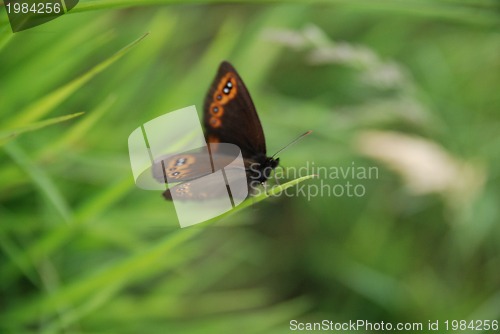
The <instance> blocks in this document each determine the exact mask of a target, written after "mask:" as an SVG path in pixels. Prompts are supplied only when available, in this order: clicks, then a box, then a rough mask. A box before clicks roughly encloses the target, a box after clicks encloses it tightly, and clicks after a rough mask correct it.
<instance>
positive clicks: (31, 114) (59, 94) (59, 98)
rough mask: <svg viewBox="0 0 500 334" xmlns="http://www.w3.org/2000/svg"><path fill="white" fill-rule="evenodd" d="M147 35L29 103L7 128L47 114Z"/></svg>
mask: <svg viewBox="0 0 500 334" xmlns="http://www.w3.org/2000/svg"><path fill="white" fill-rule="evenodd" d="M147 35H148V33H146V34H144V35H142V36H141V37H139V38H138V39H136V40H135V41H133V42H132V43H130V44H129V45H127V46H125V47H124V48H122V49H121V50H119V51H118V52H116V53H115V54H114V55H112V56H111V57H109V58H107V59H106V60H104V61H102V62H101V63H99V64H97V65H96V66H94V67H93V68H91V69H90V70H89V71H87V72H86V73H85V74H83V75H81V76H80V77H78V78H76V79H74V80H73V81H71V82H69V83H67V84H66V85H64V86H62V87H60V88H58V89H56V90H55V91H53V92H52V93H50V94H48V95H47V96H45V97H43V98H41V99H39V100H37V101H35V102H34V103H33V104H31V105H29V106H28V107H26V108H25V109H24V110H22V111H21V112H20V113H19V116H18V117H16V118H14V119H12V120H11V121H10V122H8V125H7V127H9V128H12V127H19V126H22V125H24V124H26V123H29V122H32V121H34V120H37V119H39V118H41V117H43V116H44V115H46V114H48V113H49V112H50V111H52V110H53V109H54V108H55V107H57V106H58V105H59V104H61V103H62V102H63V101H64V100H65V99H67V98H68V97H69V96H71V94H73V93H74V92H75V91H76V90H77V89H78V88H80V87H81V86H82V85H84V84H85V83H86V82H88V81H89V80H90V79H92V78H93V77H94V76H96V75H97V74H99V73H100V72H102V71H104V70H105V69H106V68H108V67H109V66H110V65H111V64H113V63H114V62H115V61H117V60H118V59H120V58H121V57H122V56H124V55H125V54H126V53H127V52H129V51H130V50H131V49H132V48H133V47H135V46H136V45H137V44H138V43H139V42H140V41H141V40H143V39H144V38H145V37H146V36H147Z"/></svg>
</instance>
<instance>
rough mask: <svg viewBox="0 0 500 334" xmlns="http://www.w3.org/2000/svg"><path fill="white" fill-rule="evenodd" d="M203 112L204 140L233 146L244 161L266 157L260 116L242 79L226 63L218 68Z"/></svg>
mask: <svg viewBox="0 0 500 334" xmlns="http://www.w3.org/2000/svg"><path fill="white" fill-rule="evenodd" d="M203 109H204V110H203V114H204V125H205V131H206V138H207V141H209V142H221V143H232V144H235V145H237V146H239V147H240V149H241V151H242V152H243V157H244V158H246V159H248V158H251V157H252V156H254V155H257V154H264V155H265V153H266V142H265V138H264V132H263V130H262V125H261V123H260V120H259V116H258V115H257V111H256V110H255V106H254V105H253V102H252V99H251V97H250V94H249V93H248V90H247V88H246V87H245V84H244V83H243V80H242V79H241V78H240V76H239V75H238V73H237V72H236V70H235V69H234V67H233V66H232V65H231V64H229V63H228V62H226V61H224V62H222V63H221V65H220V66H219V70H218V71H217V75H216V77H215V79H214V81H213V83H212V85H211V86H210V89H209V91H208V94H207V96H206V98H205V103H204V108H203Z"/></svg>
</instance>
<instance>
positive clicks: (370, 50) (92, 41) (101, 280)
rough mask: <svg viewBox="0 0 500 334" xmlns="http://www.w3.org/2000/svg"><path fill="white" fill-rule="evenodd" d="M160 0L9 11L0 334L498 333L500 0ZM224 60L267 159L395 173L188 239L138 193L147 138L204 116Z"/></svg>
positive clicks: (0, 29)
mask: <svg viewBox="0 0 500 334" xmlns="http://www.w3.org/2000/svg"><path fill="white" fill-rule="evenodd" d="M148 3H149V4H152V5H151V6H144V7H132V8H126V7H128V6H130V5H132V3H131V2H129V1H121V0H118V1H97V0H96V1H84V0H81V2H80V4H79V5H78V6H77V7H76V8H75V9H74V10H73V11H72V12H71V13H70V14H66V15H64V16H63V17H61V18H59V19H56V20H54V21H51V22H49V23H47V24H44V25H41V26H38V27H35V28H33V29H29V30H26V31H24V32H19V33H16V34H13V33H12V32H11V30H10V27H9V25H8V20H7V15H6V14H5V8H4V7H3V6H2V7H1V8H0V145H1V150H0V187H1V188H0V189H1V191H0V264H1V265H0V332H2V333H34V332H37V333H96V332H99V333H101V332H102V333H104V332H107V333H236V332H237V333H240V334H243V333H291V332H292V331H291V330H290V329H289V322H290V320H292V319H297V320H298V321H301V322H314V321H321V320H323V319H329V320H332V321H336V322H344V321H349V320H353V321H355V320H357V319H364V320H369V321H372V322H381V321H384V322H392V323H394V324H395V323H397V322H407V321H409V322H422V323H424V325H426V324H427V321H428V320H438V319H439V320H441V321H444V320H447V319H448V320H452V319H464V320H470V319H492V320H493V319H499V317H500V227H499V225H498V220H499V206H498V203H499V200H500V189H499V187H498V183H499V182H498V172H499V171H500V159H499V157H500V155H499V154H498V147H499V146H500V137H499V135H498V133H499V128H500V127H499V126H500V115H499V113H498V111H499V110H500V94H499V93H498V89H499V87H500V56H499V55H500V30H499V27H500V25H499V23H500V11H499V10H500V6H499V5H498V2H496V1H493V0H491V1H490V0H474V1H473V0H463V1H454V0H442V1H419V2H415V1H395V0H394V1H392V0H388V1H381V2H378V3H372V2H371V1H354V2H351V1H321V2H314V1H312V2H306V1H303V2H300V1H294V2H293V3H288V4H287V3H281V2H280V1H277V2H272V3H271V2H269V3H264V2H260V1H259V2H258V3H257V2H256V3H250V2H249V3H243V2H242V3H238V4H236V3H226V4H211V3H210V1H204V2H203V1H200V2H199V3H197V4H170V3H171V1H159V0H158V1H149V2H148ZM148 32H149V34H148V35H147V36H146V37H144V38H143V39H140V38H141V36H143V35H144V34H145V33H148ZM138 39H140V40H138ZM137 40H138V41H137ZM134 41H135V42H134ZM224 59H226V60H229V61H231V62H232V63H233V65H234V66H235V67H236V68H237V69H238V71H239V73H240V75H241V76H242V77H243V79H244V80H245V83H246V85H247V87H248V88H249V90H250V92H251V94H252V97H253V99H254V102H255V104H256V107H257V110H258V112H259V115H260V118H261V121H262V123H263V127H264V131H265V133H266V139H267V146H268V151H269V152H268V153H271V154H272V153H273V152H275V151H276V150H278V149H279V148H281V147H282V146H283V145H284V144H286V143H287V142H288V141H290V140H291V139H292V138H294V137H295V136H296V135H298V134H300V133H302V132H304V131H306V130H313V131H314V132H313V134H312V135H311V136H309V137H307V138H306V139H304V140H303V141H301V142H300V143H297V144H296V145H294V146H293V147H291V148H290V149H289V150H287V151H285V152H283V153H282V154H280V159H281V162H282V164H283V165H284V166H285V167H288V168H291V167H295V168H299V167H301V166H306V164H307V163H308V162H309V164H311V162H314V163H315V165H316V166H328V167H330V166H338V167H349V166H353V165H354V166H358V167H370V166H375V167H377V168H378V170H379V175H378V178H376V179H371V180H359V179H349V178H348V179H347V180H339V179H327V178H321V177H320V178H316V179H314V180H307V181H304V182H302V183H301V184H300V185H299V186H305V187H309V186H312V185H320V184H321V182H323V184H329V185H331V186H333V185H335V184H339V183H340V184H343V183H345V182H347V181H350V182H351V183H353V184H361V185H362V186H363V187H364V189H365V190H366V194H365V195H364V196H360V197H348V196H315V197H312V198H307V196H306V197H305V196H303V195H302V194H301V193H299V192H298V189H296V190H297V192H296V193H297V196H292V197H286V196H281V197H277V198H267V199H265V200H263V201H261V202H258V203H254V204H253V205H249V206H248V207H246V208H244V209H241V210H238V211H237V212H235V213H234V214H231V215H226V216H224V217H222V218H221V219H215V220H214V221H211V222H209V223H206V224H200V225H197V226H194V227H189V228H185V229H180V228H179V226H178V222H177V218H176V216H175V211H174V208H173V205H172V203H170V202H166V201H164V200H163V198H162V197H161V194H160V193H159V192H150V191H144V190H141V189H138V188H136V187H135V185H134V181H133V178H132V174H131V171H130V167H129V160H128V149H127V138H128V135H129V134H130V133H131V132H132V131H133V130H134V129H135V128H137V127H138V126H140V125H141V124H143V123H144V122H145V121H148V120H150V119H152V118H154V117H156V116H159V115H162V114H164V113H166V112H169V111H173V110H176V109H179V108H182V107H185V106H189V105H192V104H196V105H197V107H198V110H199V111H200V110H201V106H202V101H203V98H204V95H205V93H206V91H207V89H208V87H209V84H210V82H211V81H212V79H213V77H214V75H215V71H216V69H217V67H218V64H219V63H220V61H222V60H224ZM80 112H84V114H79V113H80ZM289 193H291V192H290V191H289ZM361 332H363V331H361ZM439 332H440V333H441V332H446V330H445V328H444V327H441V328H440V331H439ZM455 332H456V331H455ZM464 332H467V330H466V331H464ZM476 332H477V331H476Z"/></svg>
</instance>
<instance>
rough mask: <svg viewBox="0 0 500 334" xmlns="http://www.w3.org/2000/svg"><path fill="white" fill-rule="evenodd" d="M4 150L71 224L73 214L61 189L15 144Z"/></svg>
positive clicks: (63, 218)
mask: <svg viewBox="0 0 500 334" xmlns="http://www.w3.org/2000/svg"><path fill="white" fill-rule="evenodd" d="M4 148H5V151H6V152H7V154H8V155H9V156H10V157H11V159H12V160H14V161H15V162H16V163H17V164H18V166H19V167H21V169H22V170H23V171H24V172H25V173H26V174H27V175H28V176H29V177H30V179H31V181H32V183H33V184H34V185H35V186H36V187H37V188H38V190H39V191H40V193H41V194H42V195H43V196H44V197H45V198H46V199H47V200H48V203H49V204H50V205H51V206H52V207H53V208H54V209H55V210H56V212H57V213H58V214H59V215H60V216H61V218H62V220H63V221H64V222H65V223H67V224H69V223H70V222H71V220H72V217H73V213H72V212H71V209H70V207H69V205H68V203H67V202H66V200H65V199H64V196H63V195H62V194H61V193H60V191H59V189H57V187H56V185H55V184H54V182H53V181H52V180H51V178H50V177H49V176H48V175H47V174H46V173H45V172H44V171H43V170H42V169H41V168H39V167H38V166H37V165H36V164H35V163H33V161H31V159H30V158H29V157H28V155H27V154H26V152H24V150H23V149H22V148H21V147H19V146H18V145H17V144H16V143H15V142H10V143H8V144H7V145H5V146H4Z"/></svg>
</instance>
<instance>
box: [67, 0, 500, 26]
mask: <svg viewBox="0 0 500 334" xmlns="http://www.w3.org/2000/svg"><path fill="white" fill-rule="evenodd" d="M220 2H221V1H210V0H206V1H203V3H205V4H209V3H220ZM222 2H225V3H246V2H247V1H246V0H224V1H222ZM280 2H282V3H302V4H303V3H305V1H304V0H279V1H276V0H259V1H254V3H261V4H276V3H280ZM185 3H200V1H199V0H190V1H186V0H143V1H141V2H137V1H134V0H94V1H84V0H82V1H80V3H79V4H78V6H76V7H75V8H74V9H73V10H72V11H71V12H70V13H77V12H84V11H91V10H99V9H110V8H127V7H137V6H146V5H160V4H164V5H167V4H170V5H172V4H185ZM313 3H317V4H323V5H324V4H331V5H343V6H345V7H346V8H349V9H355V10H360V11H368V12H374V11H378V12H392V13H398V14H403V15H408V16H421V17H427V18H429V17H431V18H439V19H447V20H451V21H457V22H462V23H467V24H478V25H487V26H489V25H495V26H498V24H499V18H498V15H497V14H496V13H495V11H494V10H495V9H497V8H498V6H497V5H496V4H495V3H485V4H483V6H484V7H485V8H484V9H483V8H480V7H476V6H474V5H473V4H471V5H467V4H463V3H449V2H447V1H434V0H419V1H412V0H408V1H400V0H384V1H377V2H374V1H372V0H315V1H309V2H308V4H313Z"/></svg>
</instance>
